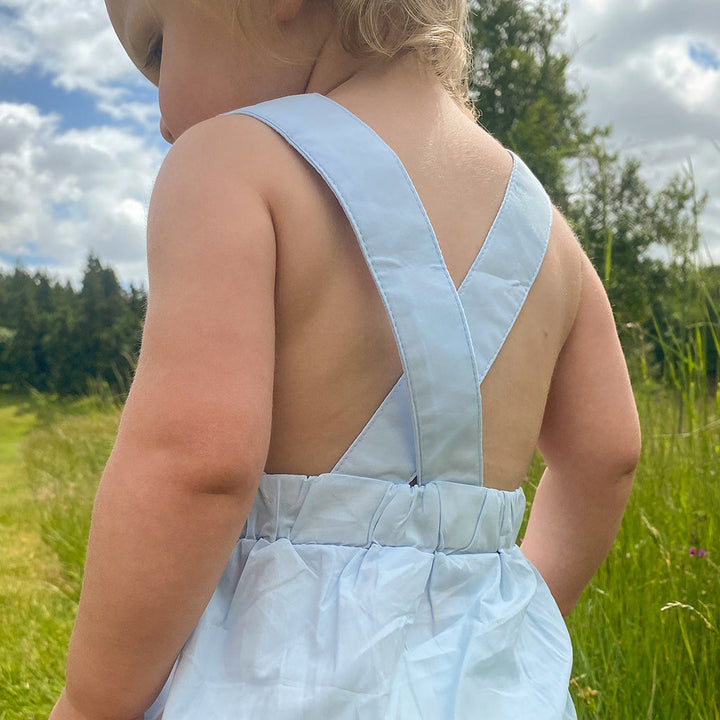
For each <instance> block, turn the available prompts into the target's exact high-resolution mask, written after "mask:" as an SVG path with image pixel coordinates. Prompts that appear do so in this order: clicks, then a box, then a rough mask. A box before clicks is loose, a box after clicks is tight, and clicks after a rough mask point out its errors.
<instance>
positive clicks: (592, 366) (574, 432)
mask: <svg viewBox="0 0 720 720" xmlns="http://www.w3.org/2000/svg"><path fill="white" fill-rule="evenodd" d="M557 218H558V225H559V228H558V232H559V233H560V235H561V236H562V237H561V238H560V241H561V242H565V243H568V246H569V247H572V246H574V248H575V252H576V253H578V254H579V255H580V258H579V265H580V268H581V278H582V287H581V292H580V301H579V305H578V309H577V314H576V317H575V320H574V322H573V325H572V327H571V329H570V332H569V335H568V337H567V340H566V342H565V345H564V346H563V349H562V351H561V352H560V356H559V358H558V362H557V365H556V367H555V372H554V374H553V379H552V383H551V386H550V393H549V395H548V400H547V405H546V408H545V415H544V418H543V424H542V428H541V431H540V438H539V440H538V449H539V450H540V452H541V453H542V456H543V458H544V459H545V461H546V463H547V469H546V470H545V473H544V474H543V476H542V479H541V481H540V484H539V486H538V489H537V493H536V495H535V499H534V501H533V506H532V511H531V513H530V519H529V521H528V526H527V532H526V533H525V537H524V539H523V543H522V551H523V553H524V554H525V555H526V556H527V557H528V559H529V560H530V561H531V562H532V563H533V564H534V565H535V566H536V567H537V569H538V570H539V571H540V574H541V575H542V576H543V577H544V579H545V581H546V582H547V584H548V586H549V587H550V590H551V592H552V594H553V596H554V598H555V600H556V602H557V603H558V606H559V607H560V610H561V612H562V614H563V615H564V616H567V615H568V614H569V613H570V611H571V610H572V609H573V607H574V606H575V603H576V602H577V600H578V598H579V597H580V594H581V593H582V591H583V589H584V588H585V586H586V585H587V583H588V582H589V581H590V579H591V578H592V576H593V575H594V573H595V571H596V570H597V569H598V567H599V566H600V564H601V563H602V561H603V560H604V559H605V557H606V555H607V553H608V552H609V550H610V548H611V547H612V543H613V541H614V539H615V536H616V535H617V532H618V529H619V527H620V521H621V520H622V516H623V512H624V510H625V505H626V503H627V500H628V497H629V495H630V489H631V486H632V480H633V476H634V473H635V467H636V465H637V462H638V458H639V455H640V426H639V423H638V416H637V409H636V407H635V400H634V398H633V394H632V389H631V387H630V380H629V377H628V372H627V367H626V364H625V359H624V357H623V353H622V349H621V347H620V342H619V340H618V336H617V332H616V329H615V322H614V320H613V315H612V311H611V309H610V304H609V302H608V299H607V295H606V294H605V289H604V288H603V285H602V283H601V281H600V278H599V277H598V275H597V273H596V272H595V270H594V268H593V267H592V265H591V263H590V261H589V260H588V258H587V256H586V255H585V254H584V253H583V252H582V251H581V250H580V248H579V246H578V245H577V241H575V240H574V238H573V237H572V232H571V230H570V228H569V227H568V226H567V224H566V222H565V221H564V219H562V218H561V216H559V214H558V215H557Z"/></svg>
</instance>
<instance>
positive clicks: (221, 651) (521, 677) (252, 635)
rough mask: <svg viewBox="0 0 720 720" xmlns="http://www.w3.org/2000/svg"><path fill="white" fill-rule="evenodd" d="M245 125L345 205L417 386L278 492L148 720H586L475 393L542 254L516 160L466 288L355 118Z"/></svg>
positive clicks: (407, 384) (246, 534) (261, 501)
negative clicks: (487, 445) (495, 468)
mask: <svg viewBox="0 0 720 720" xmlns="http://www.w3.org/2000/svg"><path fill="white" fill-rule="evenodd" d="M236 112H238V113H244V114H246V115H250V116H253V117H255V118H257V119H259V120H261V121H262V122H264V123H266V124H267V125H269V126H270V127H272V128H274V129H275V130H276V131H277V132H278V133H280V134H281V135H282V136H283V137H284V138H285V139H286V140H287V141H288V142H289V143H290V144H291V145H292V146H293V147H295V148H296V149H297V151H298V152H300V153H301V154H302V155H303V157H304V158H305V159H306V160H307V161H308V162H309V163H310V164H311V165H312V166H313V167H314V168H315V169H316V170H317V171H318V172H319V173H320V175H321V176H322V177H323V178H324V179H325V181H326V182H327V183H328V185H329V186H330V187H331V188H332V190H333V192H334V193H335V196H336V197H337V199H338V201H339V202H340V204H341V205H342V207H343V209H344V211H345V213H346V214H347V216H348V218H349V220H350V222H351V224H352V227H353V229H354V230H355V233H356V235H357V238H358V241H359V243H360V245H361V247H362V250H363V253H364V255H365V258H366V260H367V263H368V265H369V267H370V270H371V272H372V275H373V277H374V279H375V282H376V283H377V287H378V290H379V292H380V295H381V296H382V299H383V302H384V303H385V306H386V308H387V312H388V315H389V317H390V320H391V322H392V327H393V330H394V332H395V338H396V340H397V344H398V348H399V351H400V356H401V358H402V363H403V369H404V374H403V376H402V377H401V379H400V380H399V381H398V383H397V384H396V385H395V387H394V388H393V389H392V391H391V392H390V393H389V394H388V396H387V397H386V398H385V400H384V401H383V403H382V405H381V406H380V407H379V408H378V410H377V411H376V412H375V414H374V415H373V417H372V418H371V420H370V421H369V422H368V424H367V425H366V427H365V428H364V429H363V431H362V432H361V433H360V435H359V436H358V437H357V439H356V440H355V441H354V442H353V444H352V445H351V446H350V448H349V449H348V450H347V452H346V453H345V454H344V456H343V457H342V458H341V460H340V461H339V462H338V463H337V465H336V466H335V468H334V469H333V470H332V471H331V472H329V473H326V474H323V475H319V476H314V477H307V476H304V475H268V474H264V475H263V477H262V480H261V482H260V487H259V490H258V493H257V496H256V498H255V501H254V504H253V506H252V509H251V511H250V515H249V517H248V520H247V523H246V525H245V527H244V528H243V531H242V534H241V536H240V538H239V540H238V542H237V544H236V546H235V548H234V550H233V552H232V555H231V557H230V559H229V561H228V564H227V567H226V568H225V571H224V574H223V576H222V578H221V580H220V582H219V584H218V586H217V589H216V590H215V593H214V595H213V597H212V599H211V600H210V602H209V604H208V606H207V608H206V610H205V612H204V614H203V616H202V618H201V619H200V621H199V623H198V625H197V627H196V628H195V630H194V631H193V633H192V635H191V636H190V638H189V639H188V641H187V643H186V644H185V647H184V648H183V650H182V652H181V653H180V655H179V657H178V660H177V662H176V665H175V669H174V673H173V675H172V676H171V677H170V679H169V680H168V683H167V684H166V686H165V688H164V690H163V692H162V693H161V695H160V697H159V698H158V700H157V701H156V702H155V704H154V705H153V707H152V708H151V709H150V710H148V712H147V713H146V719H147V720H150V719H151V718H157V717H158V715H159V713H160V712H161V711H162V710H163V708H164V713H163V720H231V719H233V720H300V719H302V720H451V719H453V720H511V719H512V720H523V719H528V720H530V719H532V720H571V719H572V718H575V710H574V708H573V705H572V702H571V699H570V695H569V692H568V681H569V678H570V671H571V666H572V648H571V644H570V639H569V636H568V633H567V630H566V627H565V623H564V621H563V619H562V617H561V615H560V612H559V610H558V608H557V605H556V604H555V602H554V600H553V598H552V596H551V594H550V592H549V590H548V588H547V586H546V584H545V582H544V581H543V579H542V577H541V576H540V574H539V573H538V572H537V570H535V568H534V567H533V566H532V565H531V564H530V563H529V562H528V560H527V559H526V558H525V557H524V555H523V554H522V552H521V551H520V548H519V547H518V546H517V545H516V544H515V543H516V538H517V534H518V530H519V528H520V524H521V521H522V518H523V511H524V506H525V497H524V494H523V491H522V489H518V490H515V491H514V492H508V491H502V490H496V489H492V488H486V487H483V481H482V446H481V426H480V425H481V409H480V408H481V405H480V403H481V393H480V384H481V383H482V380H483V378H484V377H485V375H486V373H487V371H488V369H489V368H490V366H491V365H492V362H493V360H494V359H495V357H496V356H497V354H498V352H499V350H500V348H501V347H502V344H503V342H504V340H505V338H506V337H507V335H508V333H509V332H510V329H511V328H512V326H513V323H514V321H515V318H516V317H517V315H518V313H519V312H520V310H521V308H522V306H523V303H524V302H525V298H526V297H527V293H528V291H529V289H530V287H531V286H532V284H533V282H534V280H535V277H536V275H537V272H538V270H539V267H540V264H541V263H542V260H543V258H544V256H545V250H546V247H547V243H548V238H549V234H550V226H551V220H552V210H551V203H550V200H549V198H548V196H547V194H546V193H545V191H544V190H543V188H542V186H541V185H540V183H539V182H538V180H537V179H536V178H535V177H534V175H533V174H532V173H531V172H530V170H529V169H528V168H527V166H526V165H525V164H524V163H523V162H522V160H521V159H520V158H519V157H517V156H516V155H514V154H512V153H511V154H512V157H513V162H514V167H513V171H512V176H511V179H510V182H509V184H508V187H507V190H506V193H505V198H504V200H503V204H502V207H501V209H500V211H499V213H498V215H497V217H496V219H495V222H494V224H493V226H492V228H491V230H490V233H489V235H488V237H487V239H486V241H485V243H484V244H483V247H482V250H481V251H480V253H479V254H478V256H477V258H476V259H475V261H474V263H473V265H472V268H471V269H470V271H469V272H468V274H467V277H466V278H465V280H464V281H463V283H462V285H461V287H460V289H459V290H456V289H455V287H454V286H453V283H452V280H451V278H450V275H449V274H448V271H447V268H446V266H445V264H444V262H443V259H442V255H441V253H440V248H439V246H438V244H437V241H436V239H435V234H434V232H433V229H432V227H431V225H430V222H429V220H428V217H427V214H426V213H425V210H424V209H423V206H422V204H421V202H420V199H419V198H418V195H417V193H416V191H415V189H414V187H413V185H412V183H411V181H410V178H409V177H408V175H407V172H406V171H405V169H404V167H403V166H402V164H401V163H400V160H399V159H398V157H397V156H396V155H395V153H394V152H393V151H392V150H391V149H390V148H389V147H388V146H387V145H386V144H385V143H384V142H383V141H382V140H381V139H380V137H379V136H378V135H377V134H376V133H375V132H374V131H373V130H372V129H371V128H369V127H368V126H367V125H366V124H365V123H363V122H362V121H361V120H360V119H359V118H357V117H356V116H355V115H353V114H352V113H350V112H349V111H348V110H346V109H345V108H344V107H342V106H341V105H339V104H337V103H336V102H334V101H333V100H330V99H329V98H327V97H325V96H323V95H319V94H305V95H296V96H290V97H284V98H279V99H277V100H272V101H270V102H266V103H261V104H259V105H255V106H252V107H248V108H243V109H241V110H238V111H236ZM414 479H415V480H416V482H414V483H412V484H411V481H413V480H414Z"/></svg>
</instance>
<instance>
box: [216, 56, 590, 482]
mask: <svg viewBox="0 0 720 720" xmlns="http://www.w3.org/2000/svg"><path fill="white" fill-rule="evenodd" d="M416 77H418V70H417V68H414V67H413V66H412V60H410V59H408V60H407V61H406V62H404V63H398V65H397V66H396V67H395V68H394V72H393V73H388V74H387V75H385V76H381V77H377V76H375V77H373V78H372V81H371V82H369V83H368V82H365V83H362V82H359V83H356V87H343V88H341V89H340V91H338V92H337V93H335V92H331V93H329V94H328V97H330V98H333V99H334V100H336V101H337V102H338V103H340V104H342V105H344V106H345V107H347V108H348V109H349V110H350V111H352V112H353V113H354V114H355V115H357V116H358V117H360V118H361V119H362V120H364V121H365V122H366V123H367V124H368V125H370V126H371V127H372V128H373V130H375V131H376V132H377V133H378V134H379V135H380V137H382V138H383V140H384V141H385V142H386V143H387V144H388V145H389V146H390V147H391V148H392V149H393V150H394V151H395V152H396V154H397V155H398V156H399V158H400V160H401V161H402V162H403V165H404V166H405V168H406V170H407V171H408V174H409V176H410V178H411V179H412V181H413V184H414V186H415V188H416V189H417V191H418V194H419V196H420V199H421V201H422V203H423V205H424V207H425V210H426V211H427V214H428V216H429V218H430V221H431V223H432V226H433V228H434V230H435V233H436V236H437V239H438V243H439V245H440V248H441V249H442V253H443V258H444V260H445V262H446V264H447V266H448V270H449V272H450V275H451V277H452V279H453V282H454V284H455V286H456V287H459V285H460V283H461V282H462V280H463V278H464V277H465V275H466V273H467V271H468V269H469V268H470V266H471V264H472V262H473V260H474V259H475V257H476V256H477V254H478V252H479V251H480V248H481V247H482V245H483V242H484V240H485V238H486V236H487V234H488V232H489V230H490V227H491V225H492V223H493V221H494V219H495V217H496V216H497V214H498V210H499V208H500V206H501V203H502V201H503V198H504V196H505V192H506V188H507V185H508V181H509V178H510V174H511V172H512V168H513V160H512V157H511V156H510V154H509V153H508V152H507V151H506V150H505V149H504V148H503V147H502V146H501V145H500V144H499V143H498V142H497V141H496V140H494V139H493V138H492V137H491V136H490V135H489V134H488V133H487V132H486V131H484V130H483V129H482V128H481V127H480V126H479V125H477V124H476V123H475V122H473V120H472V119H470V118H469V117H468V116H467V115H465V114H464V113H463V112H462V111H461V110H460V109H459V108H458V106H457V105H456V104H455V103H454V102H453V101H452V99H451V98H450V97H449V96H448V95H447V94H446V93H445V92H443V91H442V88H441V87H440V86H439V84H437V85H430V86H429V85H428V84H427V83H425V84H421V83H419V82H417V81H416V82H415V83H412V82H408V80H412V79H414V78H416ZM225 122H226V123H227V125H228V126H229V127H228V128H227V131H228V133H229V137H230V138H232V133H233V128H232V127H230V126H231V125H232V124H233V123H237V118H236V117H233V118H228V119H227V120H226V121H225ZM248 122H251V121H248ZM247 129H249V128H247ZM245 131H246V128H245V127H244V126H243V128H242V130H238V132H242V133H244V132H245ZM252 131H253V132H257V133H258V140H259V141H261V142H262V151H261V154H262V157H263V158H265V162H264V168H265V172H267V173H268V175H267V177H266V178H263V182H264V184H265V187H266V188H267V194H268V196H269V200H270V204H271V207H272V212H273V218H274V224H275V230H276V238H277V258H278V260H277V263H278V264H277V275H276V278H277V285H276V322H277V326H276V340H277V347H276V373H275V394H274V406H273V425H272V435H271V438H270V449H269V453H268V459H267V464H266V471H267V472H273V473H300V474H308V475H314V474H319V473H321V472H326V471H329V470H331V469H332V468H333V466H334V465H335V463H336V462H337V460H338V459H339V458H340V457H341V455H342V454H343V452H344V451H345V450H346V449H347V448H348V446H349V445H350V443H351V442H352V440H353V439H354V438H355V437H356V436H357V435H358V433H359V431H360V430H361V429H362V427H363V426H364V424H365V423H366V422H367V420H368V419H369V418H370V416H371V415H372V413H373V412H374V411H375V410H376V409H377V408H378V407H379V405H380V403H381V401H382V400H383V398H384V397H385V396H386V395H387V393H388V392H389V391H390V389H391V388H392V387H393V385H394V384H395V382H396V380H397V379H398V378H399V377H400V375H401V374H402V365H401V362H400V357H399V354H398V351H397V346H396V343H395V339H394V337H393V333H392V328H391V326H390V323H389V320H388V317H387V313H386V311H385V308H384V306H383V304H382V301H381V299H380V296H379V295H378V292H377V288H376V286H375V284H374V282H373V280H372V277H371V275H370V272H369V270H368V267H367V263H366V262H365V260H364V258H363V256H362V253H361V250H360V247H359V245H358V242H357V239H356V237H355V233H354V231H353V229H352V227H351V226H350V223H349V221H348V219H347V217H346V216H345V214H344V212H343V211H342V208H341V207H340V205H339V203H338V201H337V199H336V198H335V196H334V195H333V194H332V192H331V190H330V188H329V187H328V185H327V183H325V181H324V180H323V179H322V178H321V177H320V176H319V175H318V174H317V172H316V171H315V170H314V169H313V168H312V167H311V166H310V165H308V163H307V162H306V161H305V160H303V159H302V158H301V157H300V156H299V155H298V154H297V152H296V151H295V150H294V149H293V148H291V147H290V146H289V145H288V144H287V143H286V142H285V141H284V140H283V139H282V138H281V137H280V136H279V135H277V133H275V132H273V131H272V130H270V129H269V128H265V127H264V126H259V127H257V128H252ZM268 158H269V160H268ZM580 263H581V259H580V251H579V248H578V246H577V244H576V242H575V241H574V240H573V238H572V237H571V233H570V231H569V229H568V228H567V225H566V223H565V222H564V220H562V218H561V217H560V215H559V214H556V217H555V220H554V226H553V232H552V235H551V239H550V243H549V247H548V251H547V254H546V258H545V261H544V263H543V266H542V270H541V272H540V273H539V275H538V277H537V279H536V281H535V283H534V285H533V288H532V292H531V293H530V295H529V297H528V300H527V301H526V303H525V305H524V308H523V311H522V312H521V314H520V316H519V317H518V320H517V321H516V323H515V325H514V328H513V331H512V333H511V334H510V336H509V338H508V340H507V341H506V343H505V344H504V345H503V349H502V352H501V354H500V355H499V357H498V359H497V360H496V361H495V363H494V364H493V366H492V369H491V371H490V372H489V374H488V376H487V378H486V379H485V381H484V382H483V385H482V389H483V453H484V466H485V468H484V484H485V485H487V486H489V487H497V488H502V489H515V488H516V487H518V486H519V485H520V484H521V482H522V481H523V480H524V479H525V477H526V472H527V466H528V464H529V462H530V459H531V457H532V453H533V451H534V449H535V446H536V444H537V440H538V434H539V432H540V426H541V422H542V417H543V412H544V408H545V401H546V396H547V392H548V388H549V385H550V379H551V376H552V373H553V369H554V365H555V360H556V358H557V355H558V353H559V351H560V349H561V347H562V345H563V343H564V341H565V338H566V336H567V333H568V331H569V329H570V325H571V323H572V321H573V318H574V316H575V312H576V309H577V304H578V299H579V292H580V273H581V264H580Z"/></svg>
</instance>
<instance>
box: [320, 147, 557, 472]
mask: <svg viewBox="0 0 720 720" xmlns="http://www.w3.org/2000/svg"><path fill="white" fill-rule="evenodd" d="M508 152H509V153H510V155H511V156H512V157H513V170H512V173H511V175H510V180H509V181H508V186H507V189H506V191H505V196H504V198H503V202H502V204H501V206H500V209H499V211H498V214H497V216H496V218H495V221H494V222H493V224H492V227H491V228H490V232H489V233H488V236H487V238H486V240H485V242H484V243H483V246H482V248H481V250H480V252H479V253H478V256H477V258H476V259H475V261H474V262H473V264H472V266H471V268H470V270H469V271H468V273H467V275H466V276H465V279H464V280H463V282H462V284H461V285H460V288H459V290H458V294H459V296H460V299H461V301H462V303H463V307H464V308H465V315H466V318H467V321H468V324H469V326H470V334H471V336H472V340H473V345H474V347H475V357H476V361H477V364H478V372H479V378H480V381H481V382H482V380H483V379H484V378H485V376H486V375H487V372H488V370H489V369H490V367H491V366H492V363H493V361H494V360H495V358H496V357H497V355H498V353H499V352H500V348H501V347H502V346H503V343H504V342H505V340H506V338H507V336H508V334H509V333H510V331H511V330H512V328H513V326H514V324H515V320H516V319H517V317H518V315H519V314H520V311H521V310H522V307H523V305H524V304H525V300H526V298H527V295H528V292H529V291H530V288H531V287H532V285H533V283H534V282H535V278H536V277H537V274H538V271H539V270H540V266H541V264H542V261H543V259H544V258H545V253H546V250H547V246H548V242H549V239H550V229H551V225H552V204H551V202H550V198H549V197H548V195H547V193H546V192H545V189H544V188H543V186H542V184H541V183H540V181H539V180H538V179H537V178H536V177H535V175H533V173H532V171H531V170H530V169H529V168H528V167H527V165H526V164H525V163H524V162H523V161H522V159H521V158H520V157H518V156H517V155H515V153H513V152H512V151H508ZM406 418H407V419H406ZM408 423H409V417H408V403H407V387H406V385H405V378H404V377H402V378H400V380H399V381H398V383H397V384H396V385H395V387H394V388H393V389H392V391H391V392H390V393H389V394H388V396H387V397H386V398H385V400H384V401H383V403H382V405H380V407H379V408H378V409H377V410H376V412H375V414H374V415H373V417H372V418H371V419H370V421H369V422H368V423H367V425H366V426H365V427H364V428H363V431H362V432H361V433H360V435H358V437H357V438H356V439H355V441H354V442H353V444H352V445H351V446H350V447H349V448H348V450H347V452H346V453H345V454H344V455H343V457H342V458H340V460H339V461H338V463H337V465H336V466H335V469H334V471H337V472H343V473H347V474H351V475H352V474H363V470H364V468H365V467H369V468H370V469H371V470H373V471H374V472H380V471H381V469H382V470H383V471H384V475H378V477H386V478H387V479H389V480H395V481H396V482H397V481H404V482H407V481H408V480H410V478H412V477H413V475H414V474H415V470H416V468H415V465H414V458H413V457H412V454H411V453H410V452H408V450H409V448H408V443H407V430H406V428H407V425H408Z"/></svg>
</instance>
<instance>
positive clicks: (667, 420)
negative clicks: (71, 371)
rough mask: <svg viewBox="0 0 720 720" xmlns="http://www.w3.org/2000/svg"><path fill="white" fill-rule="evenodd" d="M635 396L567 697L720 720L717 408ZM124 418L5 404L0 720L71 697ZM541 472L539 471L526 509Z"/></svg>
mask: <svg viewBox="0 0 720 720" xmlns="http://www.w3.org/2000/svg"><path fill="white" fill-rule="evenodd" d="M636 396H637V402H638V407H639V410H640V415H641V421H642V426H643V454H642V459H641V462H640V465H639V468H638V472H637V476H636V481H635V485H634V488H633V492H632V495H631V499H630V503H629V506H628V509H627V512H626V515H625V519H624V522H623V525H622V528H621V530H620V533H619V535H618V538H617V540H616V542H615V544H614V547H613V549H612V551H611V552H610V554H609V556H608V558H607V560H606V562H605V563H604V564H603V566H602V567H601V569H600V570H599V571H598V573H597V574H596V576H595V578H594V579H593V581H592V582H591V584H590V585H589V586H588V588H587V589H586V591H585V593H584V594H583V597H582V598H581V600H580V603H579V604H578V606H577V607H576V609H575V610H574V612H573V613H572V614H571V616H570V617H569V618H568V626H569V628H570V633H571V636H572V638H573V645H574V648H575V663H574V668H573V673H572V681H571V692H572V694H573V697H574V699H575V703H576V707H577V709H578V717H579V718H581V719H586V720H590V719H591V718H592V719H598V720H599V719H601V718H602V719H603V720H640V719H645V718H647V719H648V720H650V719H653V718H657V719H658V720H665V719H667V720H720V700H719V698H720V690H719V689H718V688H719V687H720V567H719V565H718V561H719V560H720V485H719V484H718V479H719V478H718V473H720V432H718V431H719V430H720V419H718V407H717V403H716V401H715V398H714V397H712V396H708V397H707V398H705V397H702V398H700V399H697V398H695V399H694V400H693V402H695V403H696V404H697V403H699V405H698V409H697V412H695V411H693V409H692V408H690V411H688V409H687V398H685V402H684V403H683V399H682V396H681V395H679V394H678V392H673V391H671V390H668V389H666V388H663V387H661V386H659V385H658V384H656V383H654V382H651V381H649V380H645V381H641V382H639V383H636ZM682 408H685V410H684V416H685V418H686V421H687V420H691V422H690V423H689V426H688V427H687V428H680V427H678V417H679V412H680V411H681V409H682ZM119 417H120V406H119V404H118V402H117V401H114V400H113V398H112V397H111V396H109V395H107V394H105V395H104V396H103V395H97V396H93V397H88V398H85V399H83V400H79V401H74V402H68V401H65V402H61V401H59V400H56V399H54V398H52V397H49V396H45V395H41V394H37V393H34V394H32V395H31V396H29V397H15V396H10V395H8V394H7V393H5V394H1V393H0V558H1V562H2V565H1V568H2V569H1V570H0V720H11V719H13V720H14V719H15V718H18V719H22V720H35V719H39V718H46V717H47V715H48V713H49V711H50V709H51V707H52V704H53V702H54V700H55V699H56V697H57V695H58V694H59V693H60V690H61V688H62V684H63V680H62V678H63V667H64V660H65V651H66V647H67V642H68V639H69V635H70V631H71V628H72V622H73V618H74V614H75V611H76V607H77V601H78V597H79V591H80V584H81V578H82V568H83V560H84V552H85V543H86V538H87V533H88V529H89V520H90V512H91V508H92V501H93V497H94V492H95V489H96V486H97V483H98V481H99V479H100V476H101V474H102V470H103V467H104V464H105V461H106V460H107V457H108V455H109V453H110V451H111V449H112V444H113V441H114V437H115V433H116V431H117V426H118V422H119ZM542 467H543V466H542V462H541V460H540V459H539V458H536V459H535V461H534V462H533V466H532V469H531V473H530V482H529V483H528V484H527V495H528V500H529V501H531V500H532V496H533V493H534V486H535V483H536V482H537V480H538V478H539V477H540V474H541V472H542ZM522 534H523V530H521V533H520V535H521V536H522Z"/></svg>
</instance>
